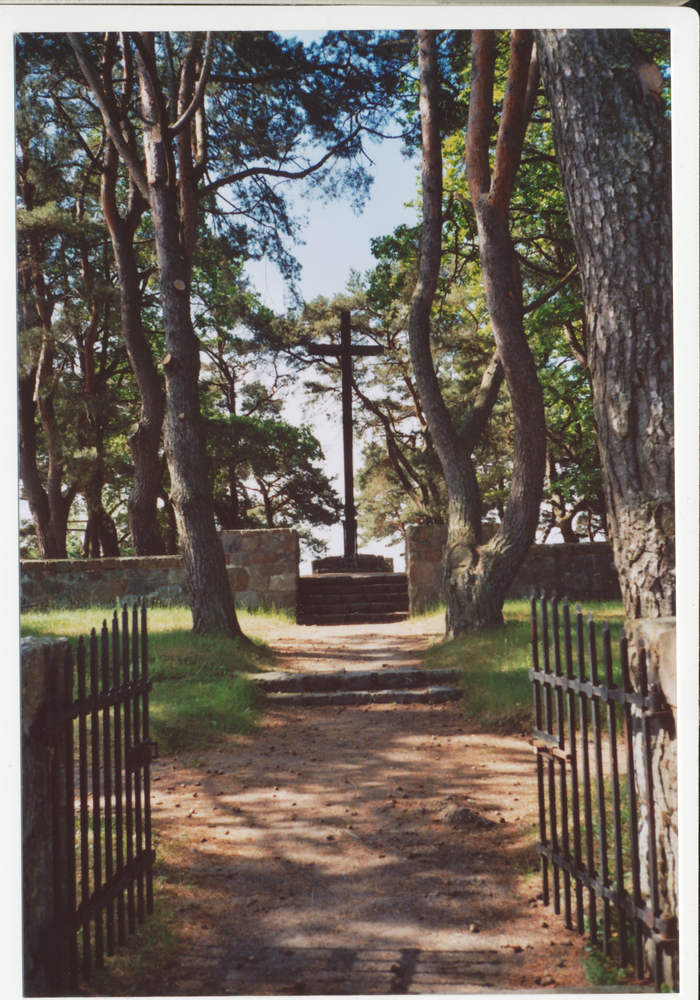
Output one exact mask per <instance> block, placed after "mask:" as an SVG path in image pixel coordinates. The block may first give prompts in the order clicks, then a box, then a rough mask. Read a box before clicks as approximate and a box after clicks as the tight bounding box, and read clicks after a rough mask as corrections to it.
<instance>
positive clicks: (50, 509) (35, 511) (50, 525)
mask: <svg viewBox="0 0 700 1000" xmlns="http://www.w3.org/2000/svg"><path fill="white" fill-rule="evenodd" d="M35 385H36V369H35V368H32V369H31V370H30V372H29V373H28V374H27V375H20V377H19V385H18V393H17V397H18V402H19V475H20V479H21V480H22V486H23V487H24V494H25V496H26V498H27V502H28V504H29V510H30V511H31V514H32V520H33V521H34V528H35V531H36V537H37V543H38V545H39V554H40V556H41V558H42V559H66V558H67V555H68V553H67V551H66V535H67V533H68V516H69V514H70V508H71V504H72V503H73V500H74V499H75V497H76V494H77V492H78V487H77V484H75V483H73V484H71V485H70V486H69V487H68V489H67V490H66V492H65V493H63V492H62V490H61V479H60V477H57V476H56V475H55V474H54V473H53V470H52V474H51V475H50V477H49V481H48V483H47V485H46V486H45V485H44V482H43V480H42V477H41V475H40V474H39V468H38V466H37V448H36V432H37V427H36V422H35V415H36V402H35V401H34V388H35ZM50 465H51V463H50ZM53 465H55V463H53Z"/></svg>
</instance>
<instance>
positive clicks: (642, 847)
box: [625, 618, 679, 992]
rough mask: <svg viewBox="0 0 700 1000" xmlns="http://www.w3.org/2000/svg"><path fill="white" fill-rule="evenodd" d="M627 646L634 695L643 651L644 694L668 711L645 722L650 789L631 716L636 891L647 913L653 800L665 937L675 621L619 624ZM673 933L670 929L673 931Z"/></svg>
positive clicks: (671, 904) (671, 839) (667, 964)
mask: <svg viewBox="0 0 700 1000" xmlns="http://www.w3.org/2000/svg"><path fill="white" fill-rule="evenodd" d="M625 632H626V635H627V640H628V644H629V659H630V674H631V678H632V684H633V686H634V688H635V690H636V691H639V689H640V676H639V654H638V649H639V646H640V645H643V646H644V648H645V650H646V663H647V678H648V688H649V693H650V694H651V693H658V694H660V695H661V696H662V700H663V702H664V703H665V705H664V707H668V709H669V711H668V712H662V713H660V714H655V715H652V716H650V717H649V730H650V742H651V786H652V787H651V789H650V790H649V789H648V788H647V777H646V774H647V771H646V761H645V757H644V744H643V738H642V731H641V718H640V716H639V714H638V713H637V712H636V710H635V712H634V713H633V717H634V761H635V774H636V779H637V781H636V788H637V797H638V802H639V806H640V817H639V856H640V859H641V890H642V896H643V898H644V902H645V904H646V905H647V906H648V907H649V908H650V909H651V908H652V891H651V878H650V874H651V872H650V867H649V846H650V843H649V833H650V829H649V818H650V817H649V808H648V805H647V803H648V801H649V799H650V797H653V803H654V825H655V837H654V843H655V846H656V878H657V883H658V898H659V908H660V913H659V916H660V917H661V918H662V919H664V920H667V921H670V924H669V927H670V936H673V935H674V934H677V925H678V886H679V871H678V745H677V739H676V712H677V707H678V699H677V696H676V619H675V618H644V619H637V620H634V621H628V622H626V623H625ZM674 929H675V930H674ZM654 962H655V948H654V945H653V944H652V943H651V942H649V943H648V946H647V954H646V965H647V970H648V972H649V974H650V975H652V976H653V975H654ZM663 982H664V983H665V984H666V985H667V986H668V987H669V988H670V989H671V990H672V991H674V992H675V991H677V990H678V949H677V947H669V948H668V949H665V950H664V954H663Z"/></svg>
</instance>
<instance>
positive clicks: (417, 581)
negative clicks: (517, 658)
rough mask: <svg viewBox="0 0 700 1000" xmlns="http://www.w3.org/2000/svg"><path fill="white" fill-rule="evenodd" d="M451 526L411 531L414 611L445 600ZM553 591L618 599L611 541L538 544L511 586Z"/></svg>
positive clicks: (524, 593) (517, 593)
mask: <svg viewBox="0 0 700 1000" xmlns="http://www.w3.org/2000/svg"><path fill="white" fill-rule="evenodd" d="M446 537H447V528H446V527H445V525H442V524H430V525H414V526H412V527H410V528H408V530H407V532H406V573H407V574H408V596H409V601H410V606H411V613H412V614H418V613H420V612H421V611H425V610H426V609H428V608H431V607H434V606H435V605H437V604H439V603H440V601H441V600H442V582H443V575H444V571H445V562H444V550H445V539H446ZM533 587H534V588H535V589H536V591H537V592H538V593H539V591H540V589H541V588H542V587H544V589H545V591H546V593H547V596H549V595H550V594H551V592H552V591H553V590H556V592H557V594H558V595H559V597H568V598H569V600H570V601H599V600H600V601H603V600H617V599H618V598H619V597H620V584H619V581H618V578H617V571H616V569H615V563H614V561H613V555H612V546H611V545H610V543H609V542H579V543H578V544H574V545H533V546H532V548H531V549H530V552H529V554H528V556H527V558H526V559H525V562H524V563H523V565H522V566H521V567H520V570H519V571H518V574H517V576H516V577H515V580H514V581H513V584H512V585H511V588H510V590H509V592H508V596H509V597H529V596H530V592H531V590H532V588H533Z"/></svg>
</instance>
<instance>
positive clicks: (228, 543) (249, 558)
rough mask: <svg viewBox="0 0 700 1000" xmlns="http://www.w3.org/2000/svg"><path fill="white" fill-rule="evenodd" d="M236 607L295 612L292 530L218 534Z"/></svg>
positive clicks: (296, 563) (295, 566)
mask: <svg viewBox="0 0 700 1000" xmlns="http://www.w3.org/2000/svg"><path fill="white" fill-rule="evenodd" d="M220 534H221V541H222V542H223V546H224V552H225V553H226V566H227V568H228V572H229V579H230V580H231V588H232V590H233V591H234V593H235V595H236V606H237V607H241V608H257V607H259V606H260V605H263V606H265V607H273V608H287V609H288V610H289V611H292V612H296V607H297V581H298V579H299V534H298V532H297V531H295V529H294V528H265V529H262V530H250V531H222V532H221V533H220Z"/></svg>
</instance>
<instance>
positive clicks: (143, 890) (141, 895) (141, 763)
mask: <svg viewBox="0 0 700 1000" xmlns="http://www.w3.org/2000/svg"><path fill="white" fill-rule="evenodd" d="M129 617H130V615H129V610H128V609H127V608H126V607H125V608H123V610H122V614H121V631H120V626H119V614H118V612H117V611H115V612H114V617H113V620H112V623H111V629H110V628H108V625H107V622H106V621H104V622H103V624H102V629H101V632H100V634H99V636H98V635H97V633H96V631H95V629H93V630H92V633H91V635H90V638H89V641H88V643H87V644H86V643H85V641H84V640H83V637H82V636H81V637H80V639H79V640H78V647H77V655H76V663H75V665H74V664H73V658H72V655H71V654H70V651H69V654H68V655H69V660H70V662H69V663H68V664H67V667H68V669H66V670H65V671H64V685H63V690H58V687H59V685H58V683H57V682H55V683H54V690H53V692H52V703H53V705H54V706H55V711H54V713H53V715H54V717H53V719H52V720H51V722H52V725H50V726H49V727H48V732H49V733H52V734H53V743H52V746H51V749H50V757H51V761H52V777H53V779H54V783H53V787H54V792H53V796H52V800H53V809H54V820H53V831H54V844H53V857H54V923H55V935H54V942H53V944H54V947H55V956H56V962H55V968H56V977H55V979H56V982H57V985H58V987H59V988H60V989H62V990H76V989H77V987H78V976H79V969H80V967H81V966H82V971H83V975H84V976H86V977H87V976H89V975H90V973H91V970H92V968H93V967H96V968H101V967H102V966H103V964H104V956H105V954H107V955H113V954H114V953H115V949H116V946H117V945H121V944H124V943H125V942H126V937H127V934H133V933H134V932H135V930H136V924H137V922H138V923H139V924H143V923H144V922H145V918H146V914H147V913H149V914H150V913H152V912H153V874H152V870H153V862H154V860H155V851H154V850H153V847H152V844H151V811H150V760H151V753H152V750H153V748H154V744H153V742H152V741H151V739H150V734H149V709H148V694H149V691H150V690H151V687H152V682H151V681H150V680H149V678H148V629H147V617H146V606H145V603H144V604H142V605H141V607H140V608H139V606H138V605H137V604H135V605H134V606H133V608H132V609H131V631H130V629H129ZM139 618H140V628H139ZM74 668H75V670H74ZM75 675H77V676H75ZM76 681H77V698H75V697H74V695H75V691H74V685H75V684H76ZM76 721H77V724H78V725H77V735H76V733H75V722H76ZM76 751H77V753H76ZM76 757H77V760H76ZM61 758H63V759H61ZM76 785H77V788H76ZM79 938H82V941H79Z"/></svg>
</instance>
